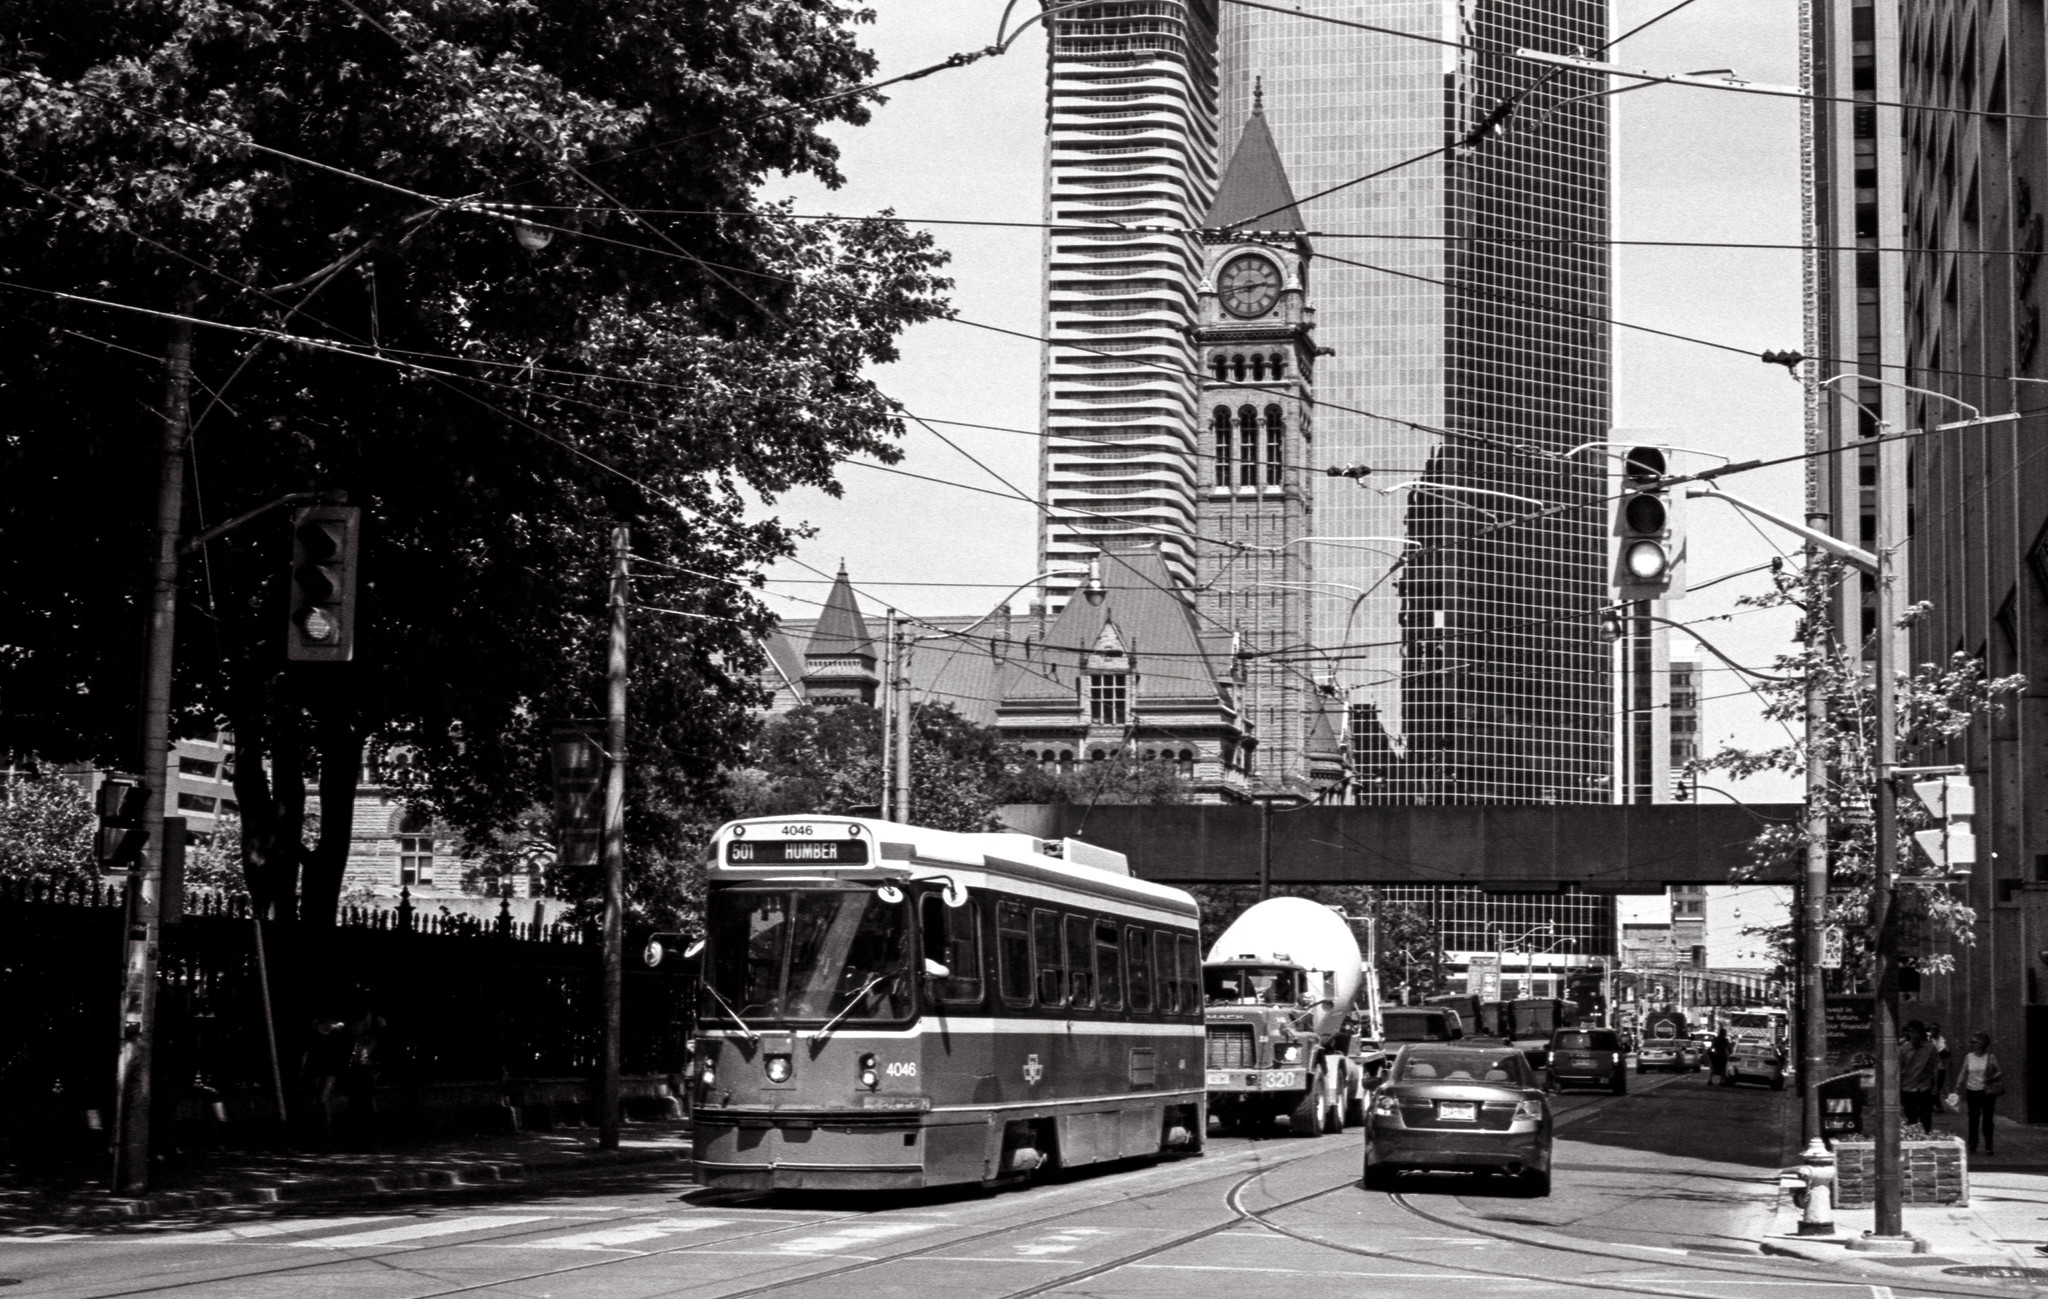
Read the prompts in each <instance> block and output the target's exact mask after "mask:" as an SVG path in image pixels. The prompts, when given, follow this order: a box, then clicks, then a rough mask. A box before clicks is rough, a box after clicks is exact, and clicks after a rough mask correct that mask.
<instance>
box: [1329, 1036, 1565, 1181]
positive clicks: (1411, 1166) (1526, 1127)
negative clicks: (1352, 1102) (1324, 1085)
mask: <svg viewBox="0 0 2048 1299" xmlns="http://www.w3.org/2000/svg"><path fill="white" fill-rule="evenodd" d="M1445 1168H1449V1169H1471V1170H1474V1171H1478V1172H1488V1173H1498V1174H1503V1175H1505V1176H1508V1177H1512V1178H1514V1179H1516V1180H1517V1181H1518V1182H1519V1183H1520V1185H1521V1188H1522V1190H1523V1191H1524V1192H1526V1193H1527V1194H1530V1195H1548V1194H1550V1104H1549V1101H1548V1100H1547V1099H1546V1098H1545V1097H1544V1094H1543V1090H1542V1088H1541V1087H1539V1086H1538V1085H1537V1082H1536V1074H1535V1071H1534V1070H1532V1069H1530V1068H1529V1062H1528V1060H1527V1059H1526V1058H1525V1057H1524V1056H1523V1055H1522V1053H1521V1052H1520V1051H1517V1050H1515V1049H1514V1048H1513V1047H1498V1046H1497V1047H1471V1046H1452V1045H1449V1044H1443V1045H1437V1044H1434V1043H1427V1044H1420V1043H1419V1044H1417V1045H1414V1046H1409V1047H1404V1048H1403V1049H1402V1051H1401V1054H1400V1055H1399V1056H1398V1057H1396V1058H1395V1060H1394V1067H1393V1068H1392V1069H1391V1070H1389V1071H1388V1074H1387V1081H1386V1082H1385V1083H1383V1084H1381V1085H1380V1087H1379V1089H1378V1091H1377V1093H1376V1094H1375V1095H1374V1097H1373V1102H1372V1108H1371V1112H1370V1114H1369V1115H1368V1117H1367V1119H1366V1128H1365V1185H1366V1186H1367V1188H1368V1189H1371V1190H1376V1191H1384V1190H1391V1189H1392V1188H1393V1180H1394V1175H1395V1174H1396V1173H1398V1172H1401V1171H1403V1170H1421V1169H1445Z"/></svg>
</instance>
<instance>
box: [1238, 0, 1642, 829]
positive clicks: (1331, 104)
mask: <svg viewBox="0 0 2048 1299" xmlns="http://www.w3.org/2000/svg"><path fill="white" fill-rule="evenodd" d="M1301 7H1302V9H1304V10H1306V11H1308V12H1323V13H1328V14H1331V15H1333V16H1337V17H1343V18H1347V19H1360V20H1363V21H1368V22H1371V23H1374V24H1376V25H1379V26H1384V27H1392V28H1397V29H1401V30H1407V31H1413V32H1417V33H1422V34H1428V35H1431V36H1439V35H1445V34H1456V35H1460V36H1462V37H1463V38H1464V39H1466V40H1467V41H1469V42H1471V43H1472V46H1473V48H1478V49H1485V50H1500V49H1513V48H1516V47H1517V46H1533V47H1536V48H1540V49H1552V50H1571V49H1575V48H1579V47H1586V48H1593V47H1597V46H1599V45H1600V44H1601V43H1602V42H1603V41H1604V40H1605V39H1606V10H1605V5H1604V4H1601V3H1581V2H1579V0H1541V2H1538V3H1522V2H1519V0H1477V2H1470V3H1465V4H1462V5H1460V4H1458V3H1455V2H1454V3H1451V4H1445V3H1442V2H1440V0H1431V2H1427V3H1423V2H1417V0H1388V2H1386V3H1380V4H1374V5H1371V6H1360V5H1358V4H1355V3H1335V2H1334V0H1305V3H1304V4H1303V5H1302V6H1301ZM1219 39H1220V49H1221V59H1220V62H1221V68H1222V75H1221V85H1222V93H1221V113H1220V120H1221V121H1222V122H1223V123H1224V125H1225V128H1226V131H1229V130H1233V129H1234V128H1235V125H1236V124H1237V123H1240V122H1242V121H1243V120H1244V117H1245V114H1246V113H1247V111H1248V110H1249V109H1250V107H1251V99H1252V94H1253V88H1254V84H1255V83H1260V84H1262V85H1263V90H1264V102H1265V113H1266V116H1267V119H1268V120H1269V122H1270V123H1271V126H1272V130H1273V134H1274V137H1275V139H1276V140H1277V141H1278V143H1279V145H1280V149H1281V153H1282V157H1283V160H1284V162H1285V164H1286V167H1287V171H1288V174H1289V175H1290V177H1292V179H1293V181H1294V187H1295V191H1296V193H1297V194H1298V195H1299V196H1300V199H1301V207H1302V213H1303V216H1304V219H1305V220H1306V221H1307V223H1308V225H1309V227H1310V230H1311V232H1312V237H1314V238H1315V240H1316V244H1317V248H1318V251H1319V253H1320V254H1321V255H1320V256H1319V257H1318V260H1317V264H1316V272H1317V274H1316V286H1315V295H1314V296H1315V305H1316V307H1317V319H1318V326H1317V342H1318V343H1319V344H1321V345H1322V346H1325V347H1330V348H1333V349H1334V350H1335V354H1334V355H1332V356H1328V357H1325V358H1323V359H1322V360H1321V361H1320V362H1319V363H1318V368H1317V373H1316V387H1317V405H1318V409H1317V412H1316V427H1317V442H1318V455H1319V458H1320V459H1321V460H1322V462H1323V463H1325V464H1330V465H1344V464H1364V465H1369V466H1371V468H1372V471H1373V472H1372V474H1371V476H1369V477H1367V478H1365V479H1363V480H1362V481H1354V480H1351V479H1343V478H1323V479H1320V480H1318V495H1317V498H1316V502H1315V519H1316V528H1315V531H1316V534H1317V535H1318V536H1321V537H1325V538H1331V539H1333V540H1330V541H1326V542H1323V543H1321V544H1319V545H1317V547H1316V549H1315V561H1314V562H1315V569H1316V575H1317V578H1318V580H1319V581H1325V582H1329V583H1332V584H1333V585H1331V586H1327V587H1323V588H1321V594H1319V596H1318V597H1317V605H1316V609H1315V617H1314V620H1313V625H1314V639H1315V642H1316V645H1317V647H1318V650H1319V653H1317V654H1316V655H1315V659H1316V664H1317V670H1322V669H1323V668H1324V667H1325V666H1326V665H1330V664H1334V665H1336V667H1337V670H1338V672H1339V674H1340V677H1341V679H1342V680H1343V682H1344V683H1345V684H1346V685H1347V686H1349V687H1350V689H1351V702H1352V705H1353V708H1352V716H1353V718H1354V719H1355V720H1363V721H1365V722H1367V723H1368V724H1370V725H1376V726H1377V727H1378V728H1379V733H1378V734H1360V735H1354V736H1353V743H1352V752H1353V754H1354V757H1355V758H1370V759H1372V761H1371V762H1369V763H1368V764H1367V765H1365V766H1363V767H1362V768H1361V770H1360V771H1359V773H1358V774H1359V776H1360V782H1361V783H1360V790H1361V792H1360V797H1361V798H1362V799H1365V800H1368V801H1384V802H1413V801H1425V802H1535V801H1557V802H1579V801H1606V800H1607V799H1609V798H1610V797H1611V796H1612V795H1611V784H1610V781H1611V777H1612V770H1611V762H1612V758H1611V737H1610V734H1609V728H1610V719H1611V713H1610V709H1611V707H1612V704H1611V700H1610V698H1609V694H1608V688H1609V687H1608V680H1609V655H1608V650H1607V646H1606V643H1605V641H1604V640H1602V639H1601V637H1600V628H1599V625H1598V620H1597V617H1596V616H1595V611H1596V610H1597V609H1598V608H1599V607H1600V606H1601V605H1602V604H1604V603H1605V601H1606V600H1607V598H1608V596H1607V571H1606V562H1607V530H1608V520H1607V517H1606V515H1607V510H1606V506H1605V502H1604V483H1605V462H1604V460H1603V459H1602V458H1601V454H1600V451H1599V450H1598V449H1595V450H1592V451H1588V452H1585V453H1582V454H1581V455H1579V456H1578V457H1576V458H1573V459H1570V460H1560V459H1557V458H1554V457H1556V456H1557V455H1558V454H1559V453H1562V452H1565V451H1569V450H1572V449H1573V448H1575V447H1579V446H1581V445H1583V444H1585V443H1589V442H1598V441H1601V440H1602V439H1604V438H1605V437H1606V436H1607V429H1608V426H1609V389H1608V385H1609V357H1610V348H1609V340H1608V330H1607V326H1606V324H1605V318H1606V315H1607V310H1608V269H1607V256H1606V251H1605V248H1604V247H1603V246H1599V245H1593V244H1585V243H1571V242H1555V241H1558V240H1573V239H1600V238H1604V237H1605V236H1606V235H1607V232H1608V200H1607V173H1608V158H1607V121H1606V112H1605V109H1604V107H1603V106H1602V103H1601V101H1598V100H1588V101H1584V102H1580V103H1565V102H1564V101H1566V100H1569V99H1571V98H1572V97H1573V96H1575V95H1578V94H1582V93H1585V92H1588V91H1592V90H1596V89H1601V88H1604V87H1600V86H1598V85H1596V84H1594V82H1593V80H1592V79H1590V78H1585V77H1581V76H1577V75H1575V74H1574V75H1569V76H1560V77H1558V78H1555V79H1554V80H1552V81H1551V82H1549V83H1548V84H1547V85H1546V86H1545V87H1544V88H1543V89H1541V90H1540V91H1538V92H1536V93H1535V94H1533V95H1532V96H1531V97H1530V99H1529V100H1528V101H1527V102H1526V103H1525V104H1524V105H1523V107H1522V108H1521V109H1520V110H1519V111H1518V112H1517V114H1516V116H1515V118H1514V123H1515V125H1514V127H1513V128H1512V129H1511V130H1510V131H1508V132H1507V133H1506V134H1505V135H1501V136H1497V137H1495V138H1493V139H1490V140H1489V141H1487V142H1486V143H1485V144H1484V145H1483V146H1481V147H1479V148H1476V149H1457V150H1453V152H1452V153H1451V154H1450V155H1449V156H1439V157H1436V158H1431V159H1428V160H1425V161H1422V162H1419V163H1415V164H1413V165H1410V166H1405V167H1401V168H1399V169H1398V170H1394V171H1391V172H1390V173H1389V174H1388V175H1386V176H1384V177H1381V178H1379V179H1375V180H1370V181H1366V182H1364V183H1362V184H1356V185H1352V186H1351V187H1349V188H1346V189H1343V190H1342V191H1341V192H1338V193H1334V194H1331V195H1330V196H1329V197H1326V198H1318V197H1316V195H1318V194H1319V193H1320V192H1321V191H1323V190H1326V189H1331V188H1333V187H1336V186H1340V185H1344V184H1345V183H1346V182H1350V181H1354V180H1356V179H1357V178H1359V177H1361V176H1364V175H1366V174H1368V173H1370V172H1374V171H1377V170H1380V169H1382V168H1388V167H1392V166H1394V165H1395V164H1397V163H1401V162H1403V161H1405V160H1406V159H1409V158H1412V157H1414V156H1416V155H1419V154H1422V153H1425V152H1428V151H1429V150H1431V149H1435V148H1439V147H1441V146H1443V145H1445V144H1446V143H1448V142H1451V141H1454V140H1456V139H1457V138H1458V137H1460V136H1462V135H1463V134H1464V133H1465V132H1466V131H1467V130H1469V129H1470V128H1471V127H1472V126H1473V125H1475V124H1476V123H1478V122H1479V121H1481V120H1483V119H1484V117H1485V116H1486V114H1487V112H1488V111H1489V110H1490V109H1491V108H1492V107H1493V106H1494V105H1495V104H1496V103H1497V102H1499V101H1500V100H1501V99H1503V98H1505V97H1506V96H1508V95H1510V94H1512V93H1514V92H1515V91H1517V90H1519V89H1521V88H1522V87H1524V86H1526V85H1528V84H1529V83H1530V82H1531V81H1532V80H1534V74H1533V73H1532V70H1531V65H1528V64H1524V63H1518V62H1516V61H1514V60H1512V59H1504V58H1501V57H1499V56H1497V55H1491V54H1489V55H1487V56H1484V57H1481V56H1478V55H1474V54H1469V53H1462V52H1460V51H1457V50H1453V49H1449V48H1446V47H1443V46H1435V45H1429V44H1425V43H1423V42H1420V41H1413V40H1403V39H1400V38H1397V37H1391V36H1381V35H1376V34H1373V33H1369V32H1361V31H1356V30H1346V29H1342V28H1337V27H1332V26H1328V25H1325V24H1319V23H1315V22H1310V21H1305V20H1303V19H1302V18H1300V17H1297V16H1295V15H1293V14H1287V13H1274V12H1270V11H1265V10H1253V9H1245V8H1241V7H1238V6H1225V8H1224V11H1223V13H1222V16H1221V29H1220V37H1219ZM1231 144H1232V141H1231V140H1229V139H1226V140H1225V141H1224V149H1225V152H1226V155H1227V153H1228V150H1229V148H1230V145H1231ZM1347 262H1349V263H1352V264H1349V265H1347V264H1346V263H1347ZM1395 420H1406V421H1412V422H1414V423H1415V424H1421V425H1427V426H1429V429H1434V430H1446V431H1448V435H1447V434H1446V433H1445V432H1432V431H1428V430H1419V429H1415V428H1412V427H1408V426H1405V425H1403V424H1400V423H1396V422H1394V421H1395ZM1459 435H1463V436H1459ZM1546 453H1548V454H1546ZM1404 484H1405V485H1404ZM1388 488H1391V489H1392V490H1391V491H1388V490H1383V489H1388ZM1539 511H1542V512H1546V513H1545V514H1544V517H1542V518H1541V519H1539V520H1537V521H1534V522H1528V521H1511V520H1514V519H1515V516H1521V515H1529V514H1532V513H1537V512H1539ZM1404 542H1414V543H1417V544H1416V545H1414V546H1405V545H1404V544H1403V543H1404ZM1404 550H1405V551H1406V555H1407V557H1406V558H1405V559H1403V560H1402V561H1400V562H1399V563H1396V562H1395V561H1394V560H1393V558H1392V552H1399V551H1404Z"/></svg>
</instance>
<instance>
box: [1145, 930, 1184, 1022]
mask: <svg viewBox="0 0 2048 1299" xmlns="http://www.w3.org/2000/svg"><path fill="white" fill-rule="evenodd" d="M1152 960H1153V962H1154V964H1153V966H1152V978H1153V981H1154V982H1155V983H1157V984H1158V985H1159V1011H1160V1013H1161V1014H1163V1015H1178V1014H1180V973H1179V970H1178V969H1177V968H1176V967H1175V965H1174V955H1173V935H1172V934H1169V933H1167V932H1166V931H1165V930H1164V929H1155V930H1153V931H1152Z"/></svg>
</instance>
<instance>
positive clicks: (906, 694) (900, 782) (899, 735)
mask: <svg viewBox="0 0 2048 1299" xmlns="http://www.w3.org/2000/svg"><path fill="white" fill-rule="evenodd" d="M889 631H890V635H891V638H892V639H893V640H894V641H895V642H896V819H897V820H898V821H900V822H902V823H903V824H904V825H909V824H910V637H909V635H908V634H907V633H906V632H905V631H904V629H903V620H902V618H901V617H900V616H899V617H893V618H891V619H890V620H889Z"/></svg>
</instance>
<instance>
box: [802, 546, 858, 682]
mask: <svg viewBox="0 0 2048 1299" xmlns="http://www.w3.org/2000/svg"><path fill="white" fill-rule="evenodd" d="M804 656H805V657H806V658H846V657H849V656H851V657H857V658H867V659H872V658H873V657H874V656H875V641H874V638H873V637H872V636H870V635H868V624H867V620H866V619H864V618H862V617H861V616H860V605H859V604H857V603H856V602H855V601H854V598H853V583H851V582H849V581H848V580H847V578H846V565H845V563H844V562H842V563H841V564H840V565H839V576H837V577H835V578H833V579H832V590H831V592H830V593H829V594H828V595H826V597H825V608H824V610H823V612H821V613H820V614H819V615H818V625H817V627H816V629H815V630H813V631H812V632H811V643H810V644H809V645H806V646H805V647H804Z"/></svg>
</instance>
